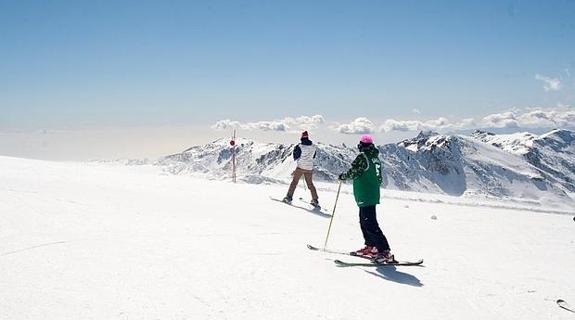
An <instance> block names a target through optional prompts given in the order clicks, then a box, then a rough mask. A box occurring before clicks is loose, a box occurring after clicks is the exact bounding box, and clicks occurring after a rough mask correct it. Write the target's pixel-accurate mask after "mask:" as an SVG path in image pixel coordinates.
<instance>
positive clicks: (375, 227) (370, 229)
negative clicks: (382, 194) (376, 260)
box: [363, 205, 390, 252]
mask: <svg viewBox="0 0 575 320" xmlns="http://www.w3.org/2000/svg"><path fill="white" fill-rule="evenodd" d="M363 214H364V217H365V228H366V234H367V237H368V238H369V239H370V241H371V242H372V243H373V245H374V246H376V247H377V250H378V251H379V252H383V251H385V250H390V248H389V242H388V241H387V238H386V237H385V235H384V234H383V232H382V231H381V229H380V228H379V224H378V223H377V215H376V211H375V205H374V206H367V207H364V208H363Z"/></svg>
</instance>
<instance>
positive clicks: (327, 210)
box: [298, 197, 329, 212]
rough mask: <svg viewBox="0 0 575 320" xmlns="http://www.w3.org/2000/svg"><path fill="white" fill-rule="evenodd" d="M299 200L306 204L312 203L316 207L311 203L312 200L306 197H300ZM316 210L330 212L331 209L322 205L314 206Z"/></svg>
mask: <svg viewBox="0 0 575 320" xmlns="http://www.w3.org/2000/svg"><path fill="white" fill-rule="evenodd" d="M298 200H299V201H301V202H302V203H305V204H306V205H310V206H312V207H314V205H313V204H311V203H310V201H307V200H306V199H304V198H303V197H299V198H298ZM314 210H321V211H325V212H329V209H328V208H326V207H322V206H319V207H314Z"/></svg>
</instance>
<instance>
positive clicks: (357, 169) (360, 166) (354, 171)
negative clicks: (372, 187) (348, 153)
mask: <svg viewBox="0 0 575 320" xmlns="http://www.w3.org/2000/svg"><path fill="white" fill-rule="evenodd" d="M367 166H368V164H367V159H366V157H365V155H363V154H360V155H358V156H357V158H355V160H353V162H352V163H351V169H349V170H348V171H347V172H345V173H342V174H341V175H340V176H339V179H340V180H349V179H355V178H357V177H359V176H361V175H362V174H363V172H364V171H365V170H366V169H367Z"/></svg>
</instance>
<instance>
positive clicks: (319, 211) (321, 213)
mask: <svg viewBox="0 0 575 320" xmlns="http://www.w3.org/2000/svg"><path fill="white" fill-rule="evenodd" d="M270 199H271V200H273V201H277V202H281V203H284V204H286V205H288V206H291V207H294V208H298V209H302V210H305V211H307V212H310V213H313V214H317V215H318V216H322V217H331V214H330V213H329V212H327V211H324V210H322V209H311V208H306V207H303V206H300V205H297V204H294V203H288V202H285V201H283V200H281V199H277V198H274V197H270Z"/></svg>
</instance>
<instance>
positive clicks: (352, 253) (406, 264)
mask: <svg viewBox="0 0 575 320" xmlns="http://www.w3.org/2000/svg"><path fill="white" fill-rule="evenodd" d="M307 248H308V249H310V250H312V251H322V252H327V253H333V254H341V255H344V256H350V257H356V258H361V259H366V260H369V261H371V260H372V259H373V257H368V256H362V255H359V254H356V253H355V252H344V251H334V250H330V249H322V248H318V247H314V246H312V245H311V244H308V245H307ZM335 261H337V262H336V263H338V264H341V265H349V266H351V265H353V264H354V263H351V262H350V263H348V262H344V261H341V260H335ZM422 263H423V259H420V260H417V261H413V262H411V261H397V263H395V262H394V263H387V264H385V265H388V264H389V265H400V266H411V265H419V264H422ZM362 264H366V265H369V266H372V265H383V264H377V263H374V262H370V263H360V265H362Z"/></svg>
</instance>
